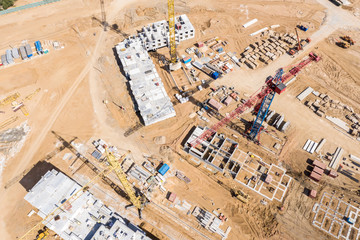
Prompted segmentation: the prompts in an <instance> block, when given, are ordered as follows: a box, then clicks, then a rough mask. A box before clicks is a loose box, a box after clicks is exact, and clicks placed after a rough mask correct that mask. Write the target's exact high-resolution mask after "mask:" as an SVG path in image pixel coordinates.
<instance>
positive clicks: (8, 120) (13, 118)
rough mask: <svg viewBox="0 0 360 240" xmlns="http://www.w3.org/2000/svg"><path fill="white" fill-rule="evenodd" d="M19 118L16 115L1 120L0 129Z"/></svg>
mask: <svg viewBox="0 0 360 240" xmlns="http://www.w3.org/2000/svg"><path fill="white" fill-rule="evenodd" d="M18 119H19V117H17V116H16V117H11V118H9V119H7V120H5V121H4V122H1V123H0V129H2V128H4V127H6V126H7V125H10V124H11V123H13V122H16V120H18Z"/></svg>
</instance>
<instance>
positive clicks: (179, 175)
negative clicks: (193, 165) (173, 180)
mask: <svg viewBox="0 0 360 240" xmlns="http://www.w3.org/2000/svg"><path fill="white" fill-rule="evenodd" d="M175 176H176V177H177V178H179V179H180V180H182V181H184V182H185V183H190V182H191V180H190V178H188V177H187V176H185V175H184V174H183V173H182V172H180V171H176V173H175Z"/></svg>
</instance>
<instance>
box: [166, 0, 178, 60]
mask: <svg viewBox="0 0 360 240" xmlns="http://www.w3.org/2000/svg"><path fill="white" fill-rule="evenodd" d="M168 15H169V16H168V17H169V45H170V62H171V63H173V64H174V63H176V59H177V58H176V42H175V10H174V0H168Z"/></svg>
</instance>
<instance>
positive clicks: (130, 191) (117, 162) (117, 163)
mask: <svg viewBox="0 0 360 240" xmlns="http://www.w3.org/2000/svg"><path fill="white" fill-rule="evenodd" d="M104 148H105V153H106V158H107V160H108V162H109V164H110V165H111V166H112V167H113V168H114V171H115V173H116V176H117V177H118V178H119V180H120V182H121V184H122V186H123V187H124V190H125V192H126V194H127V195H128V197H129V199H130V202H131V206H134V207H136V208H137V209H138V211H139V218H140V219H141V210H142V208H143V206H144V201H143V200H142V198H141V197H140V196H136V194H135V190H134V188H133V186H132V185H131V184H130V182H129V181H128V180H127V177H126V174H125V173H124V171H123V170H122V168H121V161H122V160H123V158H120V159H119V158H117V157H116V156H114V154H112V153H111V152H109V150H108V148H107V146H105V147H104ZM128 153H130V151H128Z"/></svg>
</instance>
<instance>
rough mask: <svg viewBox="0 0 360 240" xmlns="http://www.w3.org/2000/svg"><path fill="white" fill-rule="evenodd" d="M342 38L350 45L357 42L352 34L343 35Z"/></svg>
mask: <svg viewBox="0 0 360 240" xmlns="http://www.w3.org/2000/svg"><path fill="white" fill-rule="evenodd" d="M340 38H341V39H342V40H344V41H345V42H347V43H349V44H350V46H351V45H354V44H355V42H354V40H353V39H352V38H351V37H350V36H341V37H340Z"/></svg>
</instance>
